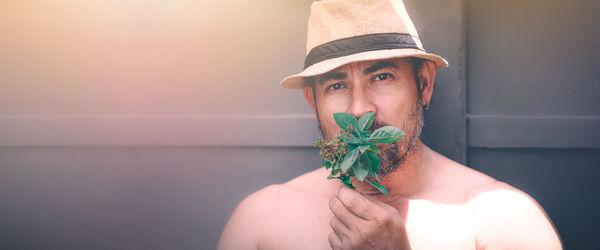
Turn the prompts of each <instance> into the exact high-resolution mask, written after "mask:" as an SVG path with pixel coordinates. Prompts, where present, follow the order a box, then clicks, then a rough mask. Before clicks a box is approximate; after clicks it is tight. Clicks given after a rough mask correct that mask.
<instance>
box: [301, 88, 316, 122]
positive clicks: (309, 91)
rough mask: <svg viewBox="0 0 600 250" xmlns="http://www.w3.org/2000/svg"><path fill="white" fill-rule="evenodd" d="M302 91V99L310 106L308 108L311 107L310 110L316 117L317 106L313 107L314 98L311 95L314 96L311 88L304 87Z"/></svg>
mask: <svg viewBox="0 0 600 250" xmlns="http://www.w3.org/2000/svg"><path fill="white" fill-rule="evenodd" d="M303 90H304V98H305V99H306V101H307V102H308V104H310V106H311V107H312V109H313V111H314V112H315V115H316V114H317V106H316V105H315V97H314V95H313V94H314V92H313V87H312V86H304V88H303Z"/></svg>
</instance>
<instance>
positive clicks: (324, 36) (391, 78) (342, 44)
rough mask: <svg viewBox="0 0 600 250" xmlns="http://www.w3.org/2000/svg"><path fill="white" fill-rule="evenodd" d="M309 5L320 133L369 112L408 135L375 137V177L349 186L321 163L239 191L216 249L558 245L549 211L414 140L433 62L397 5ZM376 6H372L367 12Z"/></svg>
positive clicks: (297, 83) (354, 0) (308, 93)
mask: <svg viewBox="0 0 600 250" xmlns="http://www.w3.org/2000/svg"><path fill="white" fill-rule="evenodd" d="M363 2H369V1H359V0H343V1H327V0H324V1H320V2H317V3H314V4H313V7H312V9H311V17H310V20H309V34H308V39H307V40H308V41H307V48H308V49H307V51H308V55H307V59H306V62H305V70H304V71H303V72H301V73H299V74H297V75H293V76H290V77H288V78H286V79H284V80H283V81H282V83H281V84H282V85H283V86H284V87H287V88H302V89H303V92H304V96H305V98H306V100H307V102H308V103H309V104H310V105H311V106H312V108H313V110H314V112H315V115H316V118H317V121H318V123H319V127H320V129H321V132H322V133H323V136H324V137H325V138H326V139H331V138H333V137H335V136H336V135H338V134H339V133H340V132H341V129H340V128H339V127H338V126H337V124H336V123H335V120H334V119H333V114H334V113H337V112H346V113H350V114H353V115H354V116H356V117H360V116H361V115H363V114H365V113H367V112H375V114H376V117H375V122H374V125H373V126H374V128H377V127H382V126H385V125H392V126H395V127H398V128H400V129H402V130H403V131H404V132H405V133H406V137H404V138H403V139H401V140H399V141H397V142H396V143H394V144H382V145H378V146H379V147H380V148H381V152H382V153H381V164H380V167H379V172H378V175H379V176H380V177H381V180H382V181H381V184H383V185H384V186H386V187H387V189H388V191H389V195H390V198H388V197H386V196H384V195H382V194H381V193H380V192H379V191H378V190H377V189H375V188H374V187H372V186H370V185H369V184H367V183H366V182H365V183H359V182H358V181H357V180H355V179H353V184H354V185H355V186H356V187H357V188H356V189H354V190H352V189H349V188H347V187H345V186H344V185H342V184H341V183H340V182H339V181H337V180H328V179H327V176H328V175H329V173H328V171H327V170H325V169H324V168H319V169H317V170H314V171H312V172H309V173H306V174H304V175H302V176H299V177H297V178H295V179H293V180H291V181H289V182H287V183H284V184H280V185H272V186H269V187H266V188H264V189H262V190H260V191H258V192H256V193H254V194H252V195H250V196H249V197H247V198H246V199H244V200H243V201H242V202H241V203H240V204H239V206H238V207H237V208H236V210H235V211H234V213H233V215H232V216H231V218H230V220H229V222H228V224H227V226H226V227H225V229H224V231H223V233H222V235H221V239H220V241H219V249H330V248H332V249H411V248H412V249H561V243H560V240H559V237H558V235H557V233H556V231H555V230H554V228H553V225H552V223H551V222H550V220H549V219H548V217H547V216H546V214H545V212H544V210H543V209H542V208H541V207H540V206H539V205H538V204H537V203H536V201H535V200H534V199H532V198H531V197H529V196H528V195H527V194H525V193H523V192H521V191H519V190H517V189H516V188H514V187H511V186H509V185H507V184H505V183H502V182H498V181H496V180H494V179H493V178H491V177H489V176H486V175H485V174H482V173H480V172H477V171H475V170H473V169H470V168H468V167H466V166H463V165H461V164H459V163H457V162H454V161H452V160H450V159H448V158H446V157H444V156H442V155H440V154H438V153H436V152H435V151H433V150H431V149H430V148H429V147H427V146H426V145H425V144H423V143H422V142H421V140H420V139H419V135H420V133H421V127H422V126H423V111H424V110H427V109H428V104H429V101H430V100H431V96H432V94H433V90H434V79H435V75H436V70H437V68H438V67H444V66H446V65H447V62H446V61H445V60H444V59H443V58H441V57H439V56H437V55H434V54H429V53H426V52H425V51H424V49H423V48H422V45H421V44H420V42H419V40H418V35H417V34H416V30H415V29H414V27H413V25H412V22H411V21H410V19H409V18H408V15H407V14H406V11H405V9H404V5H403V4H402V2H400V1H390V0H377V1H370V2H369V3H363ZM372 13H377V14H376V15H373V14H372Z"/></svg>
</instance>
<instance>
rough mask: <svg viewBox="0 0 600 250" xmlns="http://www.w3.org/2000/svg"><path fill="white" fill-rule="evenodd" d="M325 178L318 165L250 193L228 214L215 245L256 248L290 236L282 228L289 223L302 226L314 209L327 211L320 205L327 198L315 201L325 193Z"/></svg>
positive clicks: (228, 247)
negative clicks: (286, 179) (291, 177)
mask: <svg viewBox="0 0 600 250" xmlns="http://www.w3.org/2000/svg"><path fill="white" fill-rule="evenodd" d="M326 181H327V179H326V175H325V176H323V171H322V170H320V169H317V170H314V171H311V172H308V173H306V174H303V175H301V176H299V177H296V178H294V179H292V180H290V181H288V182H286V183H283V184H277V185H270V186H267V187H265V188H263V189H261V190H259V191H257V192H255V193H253V194H251V195H249V196H248V197H246V198H245V199H244V200H242V202H240V204H239V205H238V206H237V208H236V209H235V210H234V212H233V214H232V215H231V217H230V219H229V221H228V223H227V225H226V226H225V229H224V230H223V232H222V234H221V238H220V240H219V247H218V249H257V248H260V246H261V245H264V244H265V243H266V242H269V241H270V240H271V239H272V238H276V239H277V238H278V239H282V238H284V237H290V235H289V230H285V229H287V227H288V225H297V226H302V223H304V222H306V221H307V220H306V219H307V218H314V217H315V215H314V212H315V211H326V210H324V209H323V208H322V207H319V206H320V205H324V206H327V203H326V201H327V199H323V201H324V202H318V201H319V198H318V197H326V195H327V191H326V188H323V187H324V186H327V185H329V183H327V182H326ZM315 201H316V202H315ZM292 214H293V215H294V216H290V215H292ZM283 232H286V234H283ZM280 241H281V242H283V240H280Z"/></svg>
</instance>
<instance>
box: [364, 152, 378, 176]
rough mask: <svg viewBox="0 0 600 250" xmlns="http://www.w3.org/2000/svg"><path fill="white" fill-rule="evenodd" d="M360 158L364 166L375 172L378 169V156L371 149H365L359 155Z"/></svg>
mask: <svg viewBox="0 0 600 250" xmlns="http://www.w3.org/2000/svg"><path fill="white" fill-rule="evenodd" d="M360 160H361V162H362V163H363V164H365V166H366V167H367V168H369V169H371V171H373V172H375V173H377V171H378V170H379V161H380V160H379V156H378V155H377V154H376V153H374V152H372V151H367V152H366V153H364V154H361V155H360Z"/></svg>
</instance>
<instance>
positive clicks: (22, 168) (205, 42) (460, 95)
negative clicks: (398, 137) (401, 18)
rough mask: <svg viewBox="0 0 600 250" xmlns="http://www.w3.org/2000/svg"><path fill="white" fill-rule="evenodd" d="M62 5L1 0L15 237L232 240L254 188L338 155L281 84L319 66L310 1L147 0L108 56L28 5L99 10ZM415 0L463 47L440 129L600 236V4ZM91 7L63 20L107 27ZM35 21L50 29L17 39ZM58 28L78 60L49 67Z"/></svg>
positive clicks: (0, 145)
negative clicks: (311, 62)
mask: <svg viewBox="0 0 600 250" xmlns="http://www.w3.org/2000/svg"><path fill="white" fill-rule="evenodd" d="M59 2H60V3H61V4H56V3H55V4H47V3H45V2H42V1H39V2H35V1H34V2H33V4H31V5H27V6H25V5H20V4H18V2H17V1H8V0H7V1H4V2H2V3H0V9H1V10H2V11H3V12H2V13H0V14H3V15H0V16H3V19H0V25H1V26H0V32H2V33H0V52H2V54H3V55H5V56H3V57H0V114H1V116H0V249H198V248H200V249H213V248H215V247H216V243H217V240H218V237H219V234H220V232H221V230H222V229H223V226H224V225H225V223H226V221H227V219H228V217H229V215H230V214H231V212H232V211H233V209H234V208H235V206H236V205H237V203H238V202H240V201H241V200H242V199H243V198H244V197H245V196H247V195H248V194H250V193H252V192H255V191H256V190H258V189H260V188H262V187H265V186H267V185H270V184H274V183H282V182H285V181H287V180H289V179H291V178H293V177H295V176H298V175H300V174H302V173H304V172H307V171H310V170H313V169H315V168H317V167H318V166H319V165H320V164H319V163H320V159H319V157H318V154H317V151H316V150H315V149H314V148H312V147H311V144H312V141H313V140H314V138H316V136H318V133H317V130H316V125H315V121H314V118H313V116H312V111H311V110H310V108H309V106H308V105H307V104H306V103H304V100H303V98H302V95H301V92H300V91H294V90H285V89H282V88H280V87H279V85H278V82H279V80H280V79H282V78H283V77H285V76H286V75H289V74H292V73H295V72H297V71H299V70H300V69H301V66H302V62H303V58H304V42H305V33H306V22H307V18H308V10H309V5H310V1H291V0H289V1H280V0H277V1H275V0H259V1H230V2H228V3H221V4H208V3H206V4H202V3H203V2H202V1H199V3H200V4H197V5H190V6H187V5H184V1H175V2H177V3H180V4H181V5H182V6H184V7H181V8H179V9H177V8H174V7H172V6H166V5H165V6H162V5H160V4H158V3H155V4H152V3H150V4H148V3H145V4H142V3H138V2H135V1H131V2H130V3H131V4H130V5H128V7H127V8H133V10H134V11H132V12H126V11H125V12H119V13H121V14H122V15H123V16H125V17H129V16H135V17H136V18H131V19H129V18H123V19H115V17H114V16H112V14H111V15H108V14H107V15H106V16H102V15H100V18H99V20H100V21H102V22H99V23H104V22H106V23H108V24H104V25H106V26H103V27H108V28H106V29H102V30H101V31H106V30H108V31H106V33H100V34H99V35H98V33H97V32H99V31H98V30H100V29H98V30H95V32H96V33H94V34H92V35H91V36H92V37H93V38H94V39H92V40H93V41H98V40H102V39H104V40H105V41H109V42H114V43H115V44H117V45H115V47H116V48H118V49H114V48H113V47H108V48H111V49H113V50H109V52H110V53H108V54H109V55H111V58H118V60H116V62H115V63H111V62H110V61H109V62H103V63H102V64H99V65H100V66H98V65H96V66H94V65H95V64H93V63H97V62H98V60H101V59H102V58H100V59H98V58H97V57H93V56H92V55H87V54H83V55H82V54H81V53H76V52H77V51H75V49H72V47H71V45H72V44H73V43H74V44H76V45H77V44H79V43H83V42H82V41H79V40H72V39H71V38H69V36H67V35H68V34H79V33H77V32H79V31H78V30H77V29H72V30H62V29H61V30H60V32H64V33H65V34H67V35H65V36H60V37H58V38H56V37H53V36H52V35H53V34H55V33H52V32H45V33H44V32H42V31H44V30H47V29H46V28H45V26H43V25H51V24H48V20H44V19H35V18H31V19H28V18H25V17H23V18H21V17H22V16H28V15H32V16H38V17H39V16H40V15H43V14H44V13H50V12H52V11H54V12H52V13H54V14H56V13H59V14H60V13H62V12H61V11H64V12H67V13H70V12H68V11H82V10H81V9H80V8H79V7H82V6H83V5H82V6H80V5H76V4H73V3H75V2H73V3H71V2H69V1H59ZM66 3H69V4H70V5H69V4H66ZM88 3H89V4H91V3H95V5H96V7H98V9H102V8H101V7H105V5H104V3H102V2H100V1H98V2H95V1H88ZM405 3H406V6H407V8H408V11H409V14H410V15H411V17H412V18H413V22H414V23H415V26H416V27H417V29H418V30H419V33H420V35H421V39H422V41H423V43H424V46H425V48H427V49H428V50H429V51H431V52H433V53H437V54H439V55H441V56H443V57H444V58H446V59H447V60H448V61H449V62H450V67H449V68H447V69H441V70H439V71H438V77H437V82H436V89H435V92H434V98H433V101H432V103H431V111H429V112H428V113H427V114H426V125H425V130H424V134H423V139H424V141H425V142H426V143H427V144H428V145H430V146H431V147H432V148H433V149H434V150H437V151H438V152H440V153H442V154H444V155H446V156H448V157H450V158H452V159H454V160H456V161H459V162H461V163H465V164H467V165H468V166H470V167H472V168H474V169H477V170H479V171H482V172H484V173H486V174H489V175H491V176H493V177H494V178H497V179H498V180H501V181H504V182H507V183H509V184H511V185H513V186H515V187H517V188H520V189H522V190H523V191H525V192H527V193H529V194H530V195H531V196H532V197H534V198H535V199H536V200H537V201H538V202H539V203H540V204H541V205H542V206H543V207H544V209H545V210H546V212H547V213H548V215H549V216H550V218H551V219H552V221H553V222H554V224H555V226H556V228H557V229H558V231H559V234H560V236H561V238H562V240H563V243H564V246H565V248H566V249H598V248H600V243H598V241H597V240H595V236H596V233H597V231H598V230H597V226H596V225H598V224H599V223H600V208H599V207H600V200H599V198H598V194H597V190H598V189H600V184H599V183H600V132H599V129H600V76H598V72H600V67H599V64H598V58H600V46H598V45H599V44H600V31H599V30H600V29H599V28H598V27H599V26H600V15H598V13H600V2H599V1H594V0H587V1H586V0H579V1H567V0H529V1H516V0H508V1H507V0H502V1H500V0H497V1H480V0H462V1H461V0H448V1H434V0H425V1H423V0H407V1H405ZM138 5H139V6H138ZM131 6H133V7H131ZM113 7H114V6H113ZM118 7H122V6H118ZM167 7H169V8H167ZM138 8H139V9H141V10H138ZM89 9H95V8H89ZM107 9H108V12H107V13H112V11H116V9H113V10H111V9H110V8H107ZM173 9H175V10H177V11H179V12H177V11H174V10H173ZM34 10H36V11H39V12H36V11H34ZM160 10H169V11H173V13H175V14H173V15H166V14H165V15H164V16H161V13H163V12H160ZM98 11H100V10H98ZM119 11H123V9H119ZM30 12H31V13H34V14H31V13H30ZM92 13H96V12H92ZM102 13H104V12H102ZM123 13H124V14H123ZM169 13H170V12H169ZM7 14H10V15H7ZM56 16H59V17H60V18H72V15H70V14H69V15H66V14H65V15H56ZM59 17H52V18H55V19H56V20H59V19H58V18H59ZM159 17H162V18H159ZM11 18H12V19H11ZM19 18H21V19H19ZM78 18H79V19H77V20H70V19H65V20H63V21H64V22H65V24H67V23H68V24H73V25H75V24H80V25H83V27H84V28H85V29H90V28H93V27H96V26H94V25H97V24H96V23H93V22H91V21H90V20H91V19H92V18H93V16H92V17H90V15H81V16H79V17H78ZM104 18H105V19H104ZM15 20H27V22H24V23H15V22H14V21H15ZM52 20H54V19H52ZM60 20H62V19H60ZM110 20H112V22H111V21H110ZM114 20H117V21H114ZM57 22H58V21H57ZM58 23H59V24H60V22H58ZM182 23H183V24H185V25H183V26H182V25H181V24H182ZM59 24H57V26H61V27H62V25H59ZM27 25H29V26H27ZM36 25H37V26H36ZM178 25H179V26H178ZM129 26H131V27H130V28H131V29H132V30H125V31H126V32H125V31H124V32H123V33H115V34H113V33H111V32H116V31H122V30H121V29H122V28H123V27H125V28H127V27H129ZM32 27H33V28H35V27H37V28H39V29H40V30H41V31H39V32H38V33H39V34H38V33H32V34H38V37H36V36H25V35H23V36H22V37H21V39H22V40H14V41H13V40H11V39H17V38H19V36H20V35H22V34H23V32H20V31H27V30H28V29H32ZM40 27H41V28H40ZM73 27H75V26H73ZM181 27H183V28H181ZM71 28H72V27H71ZM139 30H143V31H144V32H145V33H144V32H142V33H135V32H133V35H136V34H137V35H138V36H139V37H133V38H132V37H129V35H131V34H132V32H130V31H139ZM17 31H19V32H17ZM40 34H42V35H40ZM165 34H166V35H165ZM79 36H83V35H79ZM15 37H16V38H15ZM159 37H162V38H164V40H159V39H158V38H159ZM165 37H166V38H165ZM3 38H4V39H3ZM50 38H54V39H55V40H56V42H57V44H58V45H56V46H58V47H59V48H61V49H63V50H66V54H61V53H58V52H57V53H58V54H56V55H55V54H52V55H53V56H51V57H50V58H51V59H53V58H55V57H62V56H67V57H68V56H71V55H75V57H74V60H72V62H71V61H68V60H66V59H65V61H60V60H59V61H56V60H48V61H47V62H45V61H44V62H45V64H44V63H42V62H40V60H42V59H47V58H48V55H47V53H50V52H56V51H54V50H52V49H49V48H50V47H48V48H46V47H45V46H46V45H47V44H41V45H40V44H35V43H33V42H34V41H48V39H50ZM148 38H153V39H148ZM131 39H134V40H133V41H134V42H131V43H129V42H130V41H131ZM136 39H137V40H136ZM63 40H64V41H63ZM157 40H159V41H160V42H156V41H157ZM15 41H16V42H15ZM23 41H25V42H32V45H31V47H27V46H28V45H27V43H25V45H23V44H24V43H23ZM124 41H127V43H125V42H124ZM11 42H14V43H11ZM67 42H71V43H67ZM155 42H156V43H155ZM69 44H71V45H69ZM92 45H97V44H94V43H93V44H92ZM48 46H49V45H48ZM102 46H104V45H102ZM102 46H99V47H98V46H90V48H87V49H85V50H84V51H94V50H96V51H97V50H99V51H100V52H99V54H106V53H104V52H106V51H103V50H102V48H104V49H106V48H107V47H102ZM106 46H108V45H106ZM111 46H112V45H111ZM83 47H84V48H85V46H83ZM120 49H122V50H120ZM72 50H73V51H72ZM61 51H62V50H61ZM115 51H116V52H115ZM63 52H64V51H63ZM117 52H118V53H117ZM159 52H160V53H159ZM111 53H113V54H111ZM153 53H159V54H153ZM24 56H26V57H28V58H31V59H32V60H29V61H26V62H23V61H22V59H21V58H23V57H24ZM133 58H138V59H139V58H142V59H139V61H137V59H136V60H134V59H133ZM165 58H167V59H168V60H165ZM42 61H43V60H42ZM80 61H85V62H92V63H91V64H90V65H92V66H89V67H91V69H97V68H102V69H105V70H106V71H105V72H103V73H112V72H121V73H122V72H134V73H137V74H133V75H127V76H123V75H121V74H120V73H119V74H115V75H111V77H104V78H102V77H100V78H98V75H94V74H92V77H90V78H85V76H80V75H77V74H72V73H79V72H83V71H85V70H86V69H90V68H85V66H81V67H84V68H83V69H79V68H77V67H79V66H78V65H79V64H81V63H80ZM123 61H125V62H123ZM159 61H160V62H161V63H158V62H159ZM118 62H121V63H122V65H121V66H122V68H118V67H115V66H114V65H115V64H118ZM70 63H71V64H70ZM148 64H150V66H148ZM39 65H66V66H68V67H65V68H66V72H69V73H65V74H63V75H61V77H57V76H55V75H54V74H53V73H51V72H50V71H45V70H43V68H42V67H40V66H39ZM86 65H87V64H86ZM173 65H176V66H173ZM134 66H135V67H134ZM151 66H156V68H153V67H151ZM52 72H55V71H52ZM164 72H168V73H170V74H171V75H165V74H166V73H164ZM109 75H110V74H109ZM100 76H105V75H104V74H101V75H100ZM80 77H83V78H80ZM65 79H67V80H72V81H73V82H75V83H70V82H69V83H65V82H67V81H65ZM81 79H87V80H84V81H81ZM107 86H108V87H107Z"/></svg>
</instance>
